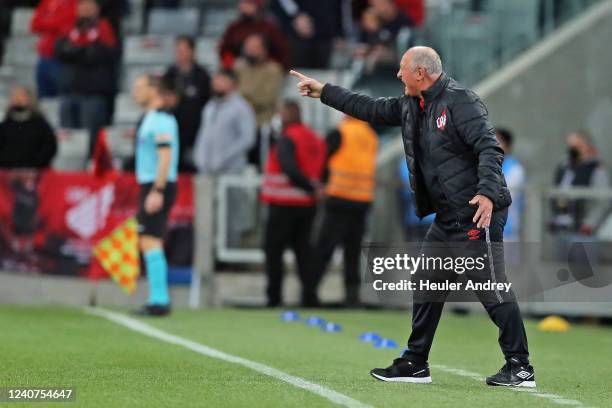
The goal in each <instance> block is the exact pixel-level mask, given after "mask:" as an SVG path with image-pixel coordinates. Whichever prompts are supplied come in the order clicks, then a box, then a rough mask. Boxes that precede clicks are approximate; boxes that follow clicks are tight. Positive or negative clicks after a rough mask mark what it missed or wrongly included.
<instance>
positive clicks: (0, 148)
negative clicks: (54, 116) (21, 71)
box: [0, 86, 57, 168]
mask: <svg viewBox="0 0 612 408" xmlns="http://www.w3.org/2000/svg"><path fill="white" fill-rule="evenodd" d="M56 151H57V142H56V140H55V134H54V132H53V129H52V128H51V125H49V122H47V120H46V119H45V117H44V116H43V114H42V113H40V111H39V110H38V108H37V105H36V100H35V98H34V96H33V95H32V94H31V93H30V91H29V90H28V89H27V88H25V87H23V86H17V87H15V88H13V90H12V91H11V96H10V103H9V107H8V110H7V112H6V117H5V118H4V121H2V122H1V123H0V167H2V168H46V167H49V166H50V165H51V160H53V157H54V156H55V153H56Z"/></svg>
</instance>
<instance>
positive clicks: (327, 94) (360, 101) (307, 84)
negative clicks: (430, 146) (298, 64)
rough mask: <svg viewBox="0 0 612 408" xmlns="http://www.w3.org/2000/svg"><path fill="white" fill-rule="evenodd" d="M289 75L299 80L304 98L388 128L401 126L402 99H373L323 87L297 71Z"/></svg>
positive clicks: (299, 87) (339, 89)
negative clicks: (306, 97)
mask: <svg viewBox="0 0 612 408" xmlns="http://www.w3.org/2000/svg"><path fill="white" fill-rule="evenodd" d="M289 73H290V74H291V75H292V76H294V77H296V78H298V79H299V81H300V82H298V84H297V87H298V90H299V91H300V95H302V96H309V97H311V98H321V102H323V103H324V104H326V105H328V106H331V107H332V108H334V109H337V110H339V111H341V112H344V113H346V114H347V115H350V116H353V117H355V118H357V119H361V120H364V121H366V122H370V123H373V124H379V125H386V126H399V125H401V118H402V114H401V105H400V98H372V97H370V96H367V95H362V94H358V93H356V92H351V91H349V90H347V89H344V88H342V87H339V86H335V85H331V84H326V85H323V84H322V83H320V82H319V81H317V80H315V79H313V78H309V77H307V76H306V75H304V74H301V73H299V72H297V71H293V70H292V71H290V72H289Z"/></svg>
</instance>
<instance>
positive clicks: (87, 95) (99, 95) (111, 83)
mask: <svg viewBox="0 0 612 408" xmlns="http://www.w3.org/2000/svg"><path fill="white" fill-rule="evenodd" d="M99 16H100V6H99V5H98V3H97V2H96V1H95V0H79V3H78V7H77V20H76V22H75V24H74V25H73V26H71V27H68V29H67V30H65V33H64V34H63V35H62V36H60V38H59V39H58V40H57V43H56V44H55V55H56V57H57V59H58V60H59V61H60V63H61V69H60V94H61V96H60V97H61V105H60V123H61V125H62V126H63V127H66V128H85V129H87V130H88V131H89V133H90V153H91V152H92V151H93V146H94V145H95V139H96V137H97V134H98V131H99V129H100V128H102V127H103V126H104V125H106V124H107V123H108V115H109V112H108V97H109V95H112V93H113V92H114V89H115V75H114V64H115V60H116V56H117V39H116V37H115V33H114V32H113V29H112V27H111V25H110V23H109V22H108V21H107V20H106V19H104V18H100V17H99Z"/></svg>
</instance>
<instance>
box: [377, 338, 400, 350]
mask: <svg viewBox="0 0 612 408" xmlns="http://www.w3.org/2000/svg"><path fill="white" fill-rule="evenodd" d="M374 347H376V348H378V349H381V348H389V349H396V348H397V343H396V342H395V341H393V340H391V339H380V340H378V341H377V342H375V343H374Z"/></svg>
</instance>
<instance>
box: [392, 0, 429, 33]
mask: <svg viewBox="0 0 612 408" xmlns="http://www.w3.org/2000/svg"><path fill="white" fill-rule="evenodd" d="M395 4H396V5H397V8H398V9H399V10H400V11H401V12H402V13H404V14H405V15H406V16H407V17H408V18H409V19H410V21H411V22H412V24H413V25H414V26H416V27H420V26H422V25H423V23H424V22H425V0H395Z"/></svg>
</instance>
